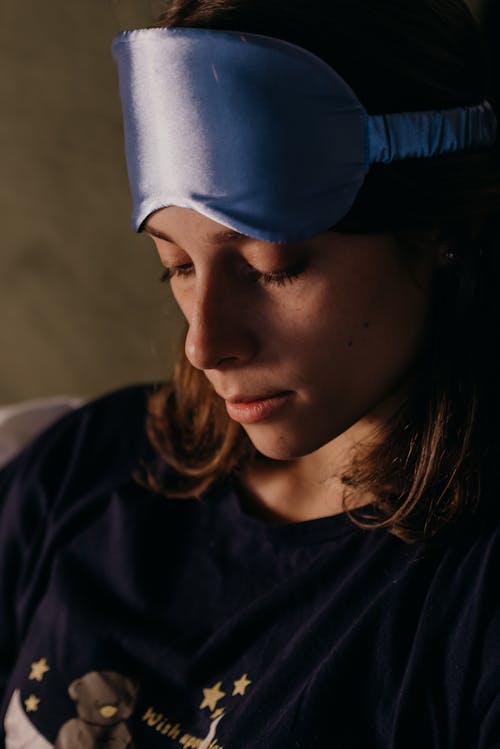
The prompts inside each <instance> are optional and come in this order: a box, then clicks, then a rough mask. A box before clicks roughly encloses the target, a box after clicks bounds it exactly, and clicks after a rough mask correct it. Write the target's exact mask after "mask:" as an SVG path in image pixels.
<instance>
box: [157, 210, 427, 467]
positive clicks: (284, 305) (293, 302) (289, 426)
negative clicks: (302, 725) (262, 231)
mask: <svg viewBox="0 0 500 749" xmlns="http://www.w3.org/2000/svg"><path fill="white" fill-rule="evenodd" d="M146 230H147V231H148V232H149V233H150V234H152V235H157V236H154V237H153V238H154V241H155V244H156V247H157V250H158V253H159V255H160V258H161V261H162V263H163V264H164V265H165V266H166V267H167V268H169V269H171V273H172V277H171V285H172V291H173V294H174V296H175V299H176V300H177V302H178V304H179V306H180V308H181V310H182V312H183V314H184V316H185V317H186V320H187V323H188V326H189V329H188V333H187V338H186V345H185V350H186V356H187V358H188V359H189V361H190V362H191V364H192V365H193V366H194V367H196V368H198V369H200V370H202V371H203V372H204V374H205V376H206V377H207V379H208V380H209V381H210V383H211V384H212V386H213V388H214V390H215V392H216V393H217V394H218V395H219V396H220V397H221V398H223V399H225V400H226V402H227V403H226V407H227V408H228V413H229V415H230V416H231V418H233V419H235V420H236V421H238V422H239V423H241V424H242V426H243V428H244V429H245V431H246V432H247V434H248V436H249V437H250V439H251V441H252V442H253V444H254V445H255V447H256V448H257V450H259V451H260V452H261V453H262V454H263V455H266V456H267V457H269V458H275V459H281V460H289V459H293V458H297V457H299V456H303V455H307V454H309V453H311V452H313V451H315V450H317V449H318V448H320V447H322V446H323V445H326V444H327V443H328V442H330V441H331V440H334V439H335V438H336V437H337V436H339V435H340V434H342V433H344V432H345V431H346V430H348V429H349V428H351V427H353V426H354V425H363V424H364V425H365V426H366V424H368V423H370V421H373V415H374V414H379V415H380V414H383V413H384V405H385V404H388V403H393V401H394V394H395V393H397V392H400V391H401V388H403V390H404V385H405V382H407V381H408V379H409V377H410V375H411V369H412V366H413V365H414V363H415V360H416V358H417V356H418V354H419V352H420V350H421V347H422V344H423V342H424V340H425V336H426V327H427V325H426V324H427V320H428V313H429V308H430V304H431V287H432V278H433V276H434V270H435V266H436V262H437V261H436V256H435V255H436V253H435V251H432V250H431V249H429V250H428V251H427V252H426V253H423V255H422V256H421V257H420V258H419V259H418V262H415V263H414V264H413V265H412V267H411V268H410V267H409V266H408V263H406V264H405V262H404V259H403V258H402V255H401V251H400V249H399V248H398V246H397V244H396V239H395V237H394V236H393V235H389V234H378V235H352V234H351V235H346V234H338V233H335V232H325V233H322V234H318V235H316V236H314V237H313V238H311V239H309V240H306V241H301V242H295V243H290V244H277V243H273V242H265V241H261V240H255V239H251V238H248V237H246V238H243V240H239V239H238V238H232V239H231V238H227V237H223V236H216V235H217V234H219V235H220V233H221V232H225V233H226V234H227V232H228V230H227V228H226V227H224V226H222V225H221V224H219V223H217V222H215V221H212V220H211V219H209V218H206V217H205V216H202V215H200V214H199V213H197V212H195V211H193V210H190V209H187V208H178V207H168V208H163V209H161V210H159V211H156V212H155V213H154V214H152V215H151V216H150V217H149V219H148V221H147V225H146ZM161 234H163V235H164V236H165V237H168V238H169V239H166V238H160V236H159V235H161ZM272 396H278V397H274V398H273V397H272ZM242 401H246V402H247V403H246V405H242V404H241V402H242ZM238 403H239V404H240V405H238Z"/></svg>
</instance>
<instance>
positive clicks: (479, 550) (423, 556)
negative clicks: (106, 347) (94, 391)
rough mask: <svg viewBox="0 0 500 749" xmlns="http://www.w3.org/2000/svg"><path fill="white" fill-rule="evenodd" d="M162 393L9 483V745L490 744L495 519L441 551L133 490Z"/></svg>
mask: <svg viewBox="0 0 500 749" xmlns="http://www.w3.org/2000/svg"><path fill="white" fill-rule="evenodd" d="M148 387H149V386H142V385H138V386H135V385H134V386H130V387H128V388H123V389H120V390H117V391H114V392H112V393H108V394H106V395H105V396H102V397H101V398H98V399H96V400H95V401H93V402H91V403H88V404H86V405H85V406H83V407H82V408H80V409H78V410H76V411H74V412H71V413H69V414H67V415H65V416H64V417H63V418H61V419H60V420H59V421H57V422H56V423H55V424H54V425H52V426H51V427H50V428H49V429H47V430H46V431H45V432H44V433H43V434H42V435H40V436H39V437H37V438H36V439H35V440H34V441H33V442H32V444H31V445H30V446H28V447H27V448H26V449H25V450H24V451H23V452H22V453H21V455H19V456H18V457H17V458H16V459H15V460H14V461H12V462H11V463H10V464H9V465H8V466H7V467H5V468H4V470H3V471H1V472H0V745H1V744H5V747H6V749H21V747H23V749H27V748H28V747H29V749H39V748H42V747H43V748H44V749H45V747H51V746H55V747H58V748H59V749H63V748H66V747H67V748H71V749H77V748H78V747H81V748H82V749H83V748H85V749H87V748H89V749H90V748H93V747H100V748H102V747H113V749H116V747H129V748H130V747H136V748H138V749H149V747H151V749H156V748H158V749H161V748H163V749H178V748H179V747H181V748H182V747H184V748H188V749H189V747H196V748H197V749H313V748H314V749H315V748H316V747H325V749H412V748H415V749H416V748H417V747H418V749H497V748H498V747H500V594H499V573H500V532H499V531H500V528H499V526H500V523H499V522H498V520H495V521H493V520H492V521H491V522H488V523H480V524H477V525H475V524H474V523H471V524H470V527H468V528H465V529H464V528H462V530H461V532H460V533H457V535H456V536H455V535H453V534H450V535H449V536H447V539H446V542H445V543H441V544H436V545H435V546H432V547H427V546H424V545H423V544H407V543H404V542H403V541H401V540H400V539H398V538H396V537H395V536H394V535H391V534H390V533H388V532H387V531H386V530H383V529H379V530H375V531H366V530H361V529H359V528H357V527H356V526H355V525H354V524H352V523H351V522H350V520H349V519H348V518H347V517H346V516H345V515H344V514H340V515H334V516H331V517H326V518H320V519H316V520H309V521H305V522H298V523H288V524H279V525H277V524H269V523H266V522H265V521H263V520H261V519H259V518H257V517H253V516H252V515H250V514H249V513H248V512H247V511H246V509H245V507H246V504H245V503H244V502H243V500H242V498H241V496H240V494H239V490H238V486H237V484H236V482H234V481H232V480H231V479H230V478H228V480H227V481H225V482H222V483H220V484H219V485H218V486H217V487H213V488H212V489H210V490H209V491H207V492H206V493H205V494H204V495H203V497H202V499H201V500H197V499H167V498H165V497H163V496H161V495H160V494H156V493H154V492H153V491H149V490H147V489H145V488H143V487H141V486H139V485H138V484H136V483H135V482H134V481H133V480H132V476H131V474H132V472H133V471H134V469H135V468H136V467H137V466H138V464H139V461H140V459H141V457H143V456H144V455H147V454H148V450H149V449H150V448H149V447H148V443H147V439H146V435H145V431H144V420H145V404H146V393H147V392H148Z"/></svg>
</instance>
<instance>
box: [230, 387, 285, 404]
mask: <svg viewBox="0 0 500 749" xmlns="http://www.w3.org/2000/svg"><path fill="white" fill-rule="evenodd" d="M289 392H290V391H289V390H281V391H279V392H274V393H266V394H265V395H262V393H261V394H259V395H233V396H232V397H231V398H224V400H225V401H226V402H227V403H255V402H256V401H263V400H267V399H268V398H277V397H278V396H280V395H284V394H285V393H289Z"/></svg>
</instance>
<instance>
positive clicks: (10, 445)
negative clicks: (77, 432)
mask: <svg viewBox="0 0 500 749" xmlns="http://www.w3.org/2000/svg"><path fill="white" fill-rule="evenodd" d="M86 400H87V399H86V398H81V397H77V396H72V395H54V396H52V397H50V398H33V399H32V400H27V401H21V402H20V403H14V404H13V405H8V406H0V467H1V466H2V465H5V464H6V463H8V462H9V460H11V459H12V458H13V457H14V456H15V455H16V453H18V452H20V451H21V450H22V449H23V447H24V446H25V445H26V444H27V443H28V442H29V441H30V440H31V439H32V438H34V437H35V436H36V435H37V434H39V433H40V432H42V431H43V430H44V429H46V428H47V427H49V426H50V425H51V424H52V423H53V422H55V421H57V419H59V418H60V417H61V416H63V414H65V413H66V412H67V411H69V410H71V409H73V408H78V407H79V406H81V405H83V404H84V403H85V401H86Z"/></svg>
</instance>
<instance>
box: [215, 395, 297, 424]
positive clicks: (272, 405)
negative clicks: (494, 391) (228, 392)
mask: <svg viewBox="0 0 500 749" xmlns="http://www.w3.org/2000/svg"><path fill="white" fill-rule="evenodd" d="M292 395H293V393H292V391H291V390H285V391H282V392H280V393H271V394H269V395H262V394H260V395H236V396H233V397H232V398H227V399H225V400H226V410H227V412H228V415H229V416H230V417H231V419H233V420H234V421H237V422H239V423H240V424H255V423H256V422H258V421H265V420H266V419H270V418H271V417H272V416H275V415H277V413H278V412H279V411H281V410H282V409H283V407H284V406H285V405H286V404H287V403H289V401H290V399H291V397H292Z"/></svg>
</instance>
